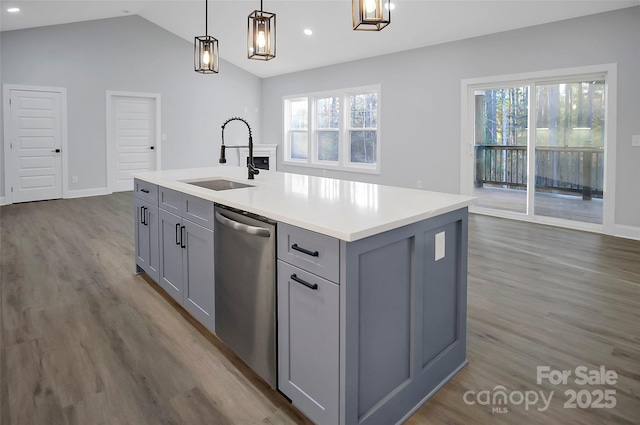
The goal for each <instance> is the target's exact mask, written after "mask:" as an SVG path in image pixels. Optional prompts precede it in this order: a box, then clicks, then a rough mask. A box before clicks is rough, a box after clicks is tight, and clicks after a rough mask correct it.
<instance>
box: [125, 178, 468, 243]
mask: <svg viewBox="0 0 640 425" xmlns="http://www.w3.org/2000/svg"><path fill="white" fill-rule="evenodd" d="M133 176H134V177H135V178H138V179H141V180H145V181H147V182H150V183H155V184H157V185H160V186H164V187H167V188H169V189H174V190H178V191H181V192H184V193H188V194H190V195H194V196H197V197H200V198H204V199H208V200H211V201H213V202H217V203H220V204H223V205H227V206H230V207H233V208H238V209H241V210H245V211H249V212H252V213H254V214H259V215H262V216H265V217H268V218H271V219H273V220H276V221H280V222H284V223H288V224H291V225H294V226H298V227H302V228H304V229H307V230H312V231H314V232H318V233H322V234H325V235H329V236H333V237H335V238H338V239H342V240H344V241H347V242H352V241H355V240H358V239H362V238H366V237H368V236H372V235H375V234H378V233H382V232H385V231H387V230H392V229H396V228H398V227H401V226H404V225H407V224H411V223H415V222H418V221H421V220H424V219H427V218H430V217H435V216H438V215H441V214H444V213H447V212H450V211H454V210H457V209H460V208H463V207H466V206H468V205H470V204H471V203H472V202H473V200H474V199H475V198H472V197H469V196H462V195H453V194H448V193H439V192H429V191H425V190H418V189H407V188H401V187H393V186H384V185H378V184H370V183H360V182H353V181H348V180H337V179H330V178H326V177H313V176H306V175H302V174H291V173H282V172H277V171H268V170H260V174H258V175H257V176H255V180H248V179H247V169H246V167H238V166H226V165H225V166H219V167H210V168H192V169H182V170H164V171H148V172H141V173H135V174H134V175H133ZM217 178H221V179H226V180H232V181H237V182H240V183H245V184H250V185H254V187H247V188H241V189H231V190H222V191H214V190H210V189H204V188H201V187H198V186H194V185H191V184H188V183H185V182H184V180H191V181H193V180H211V179H217Z"/></svg>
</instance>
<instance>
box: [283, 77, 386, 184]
mask: <svg viewBox="0 0 640 425" xmlns="http://www.w3.org/2000/svg"><path fill="white" fill-rule="evenodd" d="M367 93H375V94H376V109H375V114H376V127H366V128H352V127H351V120H350V113H351V97H352V96H355V95H361V94H367ZM331 97H337V98H338V99H339V102H340V115H339V120H340V122H339V125H338V128H335V129H334V128H324V127H323V128H319V127H318V116H317V102H318V100H320V99H327V98H331ZM303 99H306V101H307V152H308V155H307V158H306V159H299V158H292V157H291V147H292V143H291V140H292V139H291V134H293V132H296V131H297V129H292V128H291V104H292V103H293V102H295V101H299V100H303ZM283 112H284V120H283V136H284V140H283V146H284V149H283V150H282V161H283V164H285V165H295V166H303V167H309V168H322V169H332V170H341V171H350V172H359V173H369V174H380V163H381V157H380V152H381V137H380V134H381V133H380V132H381V86H380V85H379V84H378V85H371V86H361V87H351V88H347V89H337V90H330V91H322V92H313V93H305V94H297V95H292V96H284V97H283ZM301 131H304V130H301ZM327 131H336V132H338V134H339V136H338V161H329V160H320V159H318V134H319V133H320V132H327ZM351 131H375V132H376V138H375V143H376V149H375V150H376V152H375V158H376V161H375V163H358V162H351V144H350V140H351V139H350V136H351Z"/></svg>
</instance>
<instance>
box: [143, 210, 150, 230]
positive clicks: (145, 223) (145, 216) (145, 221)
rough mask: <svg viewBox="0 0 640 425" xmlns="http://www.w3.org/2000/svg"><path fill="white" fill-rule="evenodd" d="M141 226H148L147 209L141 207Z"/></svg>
mask: <svg viewBox="0 0 640 425" xmlns="http://www.w3.org/2000/svg"><path fill="white" fill-rule="evenodd" d="M142 210H143V212H142V224H144V225H145V226H148V225H149V221H148V220H147V212H148V211H149V208H147V207H142Z"/></svg>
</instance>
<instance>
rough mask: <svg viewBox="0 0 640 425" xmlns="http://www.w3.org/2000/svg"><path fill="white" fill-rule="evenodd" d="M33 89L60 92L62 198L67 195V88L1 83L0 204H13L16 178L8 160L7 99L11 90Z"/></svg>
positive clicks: (9, 117)
mask: <svg viewBox="0 0 640 425" xmlns="http://www.w3.org/2000/svg"><path fill="white" fill-rule="evenodd" d="M13 90H20V91H34V92H50V93H59V94H60V132H61V135H60V137H61V139H62V140H61V141H60V142H61V143H62V146H61V149H62V156H61V158H62V160H61V162H62V164H61V168H62V170H61V171H62V177H61V179H62V198H67V197H68V196H69V181H68V177H67V176H68V175H69V169H68V167H69V150H68V128H67V88H66V87H46V86H27V85H23V84H3V85H2V99H3V100H2V105H3V108H2V112H3V113H2V115H3V124H4V134H3V145H4V146H3V147H4V152H3V154H4V157H3V162H4V164H3V167H4V202H3V203H0V205H9V204H13V192H12V191H11V187H12V186H15V181H16V178H17V175H16V168H15V165H16V164H13V163H12V162H11V161H10V158H11V157H12V156H13V155H12V154H11V149H10V143H12V142H11V106H10V105H9V100H10V99H11V91H13Z"/></svg>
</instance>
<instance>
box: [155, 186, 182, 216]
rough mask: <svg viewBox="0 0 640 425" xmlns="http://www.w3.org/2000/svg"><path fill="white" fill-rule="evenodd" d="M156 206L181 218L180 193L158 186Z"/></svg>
mask: <svg viewBox="0 0 640 425" xmlns="http://www.w3.org/2000/svg"><path fill="white" fill-rule="evenodd" d="M158 206H159V207H160V208H162V209H163V210H165V211H169V212H170V213H173V214H175V215H179V216H182V192H178V191H177V190H173V189H167V188H166V187H162V186H160V187H159V188H158Z"/></svg>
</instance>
